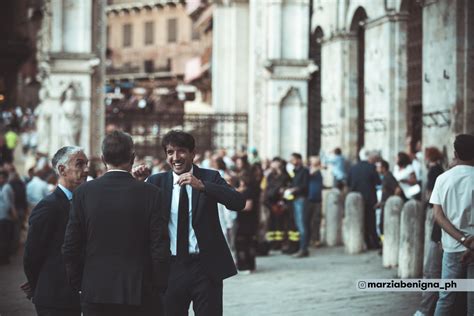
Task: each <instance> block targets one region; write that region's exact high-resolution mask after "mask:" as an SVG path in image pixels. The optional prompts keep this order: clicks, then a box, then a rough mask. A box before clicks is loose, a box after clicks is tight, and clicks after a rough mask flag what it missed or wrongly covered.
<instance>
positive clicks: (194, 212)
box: [191, 165, 201, 223]
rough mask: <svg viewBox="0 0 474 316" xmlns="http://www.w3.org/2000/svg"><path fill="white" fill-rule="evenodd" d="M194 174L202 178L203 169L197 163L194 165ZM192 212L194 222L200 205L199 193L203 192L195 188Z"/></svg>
mask: <svg viewBox="0 0 474 316" xmlns="http://www.w3.org/2000/svg"><path fill="white" fill-rule="evenodd" d="M193 175H194V176H195V177H196V178H198V179H201V169H199V167H198V166H196V165H193ZM192 192H193V193H192V209H191V211H192V213H193V223H195V222H196V218H197V216H198V215H197V211H198V209H197V206H198V201H199V195H200V194H201V192H200V191H199V190H196V189H195V188H193V190H192Z"/></svg>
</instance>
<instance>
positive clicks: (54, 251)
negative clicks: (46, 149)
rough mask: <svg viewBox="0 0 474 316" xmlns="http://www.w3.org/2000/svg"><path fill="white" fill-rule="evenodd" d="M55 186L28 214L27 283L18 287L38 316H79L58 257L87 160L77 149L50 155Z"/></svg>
mask: <svg viewBox="0 0 474 316" xmlns="http://www.w3.org/2000/svg"><path fill="white" fill-rule="evenodd" d="M52 164H53V168H54V170H55V171H56V172H57V174H58V176H59V184H58V187H57V188H56V190H54V192H53V193H51V194H50V195H48V196H46V197H45V198H44V199H43V200H41V201H40V202H39V203H38V204H37V205H36V207H35V208H34V209H33V211H32V212H31V216H30V218H29V229H28V237H27V239H26V243H25V252H24V255H23V265H24V271H25V275H26V277H27V279H28V283H26V284H24V285H23V286H22V288H23V289H24V290H25V292H27V296H32V297H33V303H34V304H35V307H36V311H37V313H38V315H40V316H53V315H58V316H80V315H81V307H80V301H79V294H78V293H77V292H76V291H74V290H73V289H72V287H71V286H70V285H69V283H68V280H67V277H66V270H65V266H64V262H63V256H62V255H61V246H62V244H63V241H64V232H65V231H66V225H67V222H68V219H69V209H70V206H71V204H70V203H71V202H70V201H71V199H72V192H73V191H74V190H75V189H76V188H77V187H78V186H79V185H80V184H82V183H83V182H85V181H86V178H87V175H88V171H89V169H88V160H87V157H86V155H85V154H84V152H83V150H82V149H81V148H79V147H73V146H67V147H63V148H61V149H60V150H58V152H57V153H56V154H55V155H54V157H53V160H52Z"/></svg>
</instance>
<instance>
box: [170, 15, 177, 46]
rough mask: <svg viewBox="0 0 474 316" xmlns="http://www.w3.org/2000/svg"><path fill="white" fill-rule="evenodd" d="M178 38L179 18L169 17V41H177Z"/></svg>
mask: <svg viewBox="0 0 474 316" xmlns="http://www.w3.org/2000/svg"><path fill="white" fill-rule="evenodd" d="M177 39H178V20H177V19H176V18H173V19H168V43H175V42H176V40H177Z"/></svg>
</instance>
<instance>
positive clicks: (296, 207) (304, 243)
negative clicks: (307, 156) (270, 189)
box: [288, 153, 309, 258]
mask: <svg viewBox="0 0 474 316" xmlns="http://www.w3.org/2000/svg"><path fill="white" fill-rule="evenodd" d="M290 163H291V164H292V165H293V166H294V167H295V169H294V176H293V179H292V180H291V185H290V188H289V189H288V192H289V193H290V194H291V195H293V197H294V199H293V214H294V219H295V224H296V227H297V228H298V232H299V234H300V247H299V251H298V252H297V253H295V254H294V257H295V258H303V257H307V256H309V251H308V244H309V236H308V232H309V216H308V210H307V196H308V184H309V171H308V169H306V168H305V167H304V166H303V157H302V156H301V155H300V154H298V153H293V154H291V158H290Z"/></svg>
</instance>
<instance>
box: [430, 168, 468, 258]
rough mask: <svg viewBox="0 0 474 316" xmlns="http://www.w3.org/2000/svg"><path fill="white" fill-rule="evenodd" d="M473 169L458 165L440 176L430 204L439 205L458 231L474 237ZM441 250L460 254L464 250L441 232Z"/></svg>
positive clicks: (455, 241)
mask: <svg viewBox="0 0 474 316" xmlns="http://www.w3.org/2000/svg"><path fill="white" fill-rule="evenodd" d="M473 195H474V167H472V166H466V165H459V166H455V167H453V168H451V169H450V170H448V171H446V172H445V173H443V174H442V175H440V176H439V177H438V178H437V179H436V182H435V185H434V188H433V193H432V194H431V198H430V203H431V204H437V205H441V208H442V209H443V213H444V215H445V216H446V217H447V218H448V219H449V221H450V222H451V223H452V224H453V225H454V226H455V227H456V228H457V229H459V230H461V231H463V232H465V233H467V234H470V235H474V212H473ZM441 241H442V244H443V250H444V251H446V252H461V251H464V250H466V248H465V247H464V246H463V245H461V244H460V243H459V241H457V240H456V239H454V238H453V237H451V236H450V235H449V234H448V233H446V232H445V231H444V230H443V233H442V238H441Z"/></svg>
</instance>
